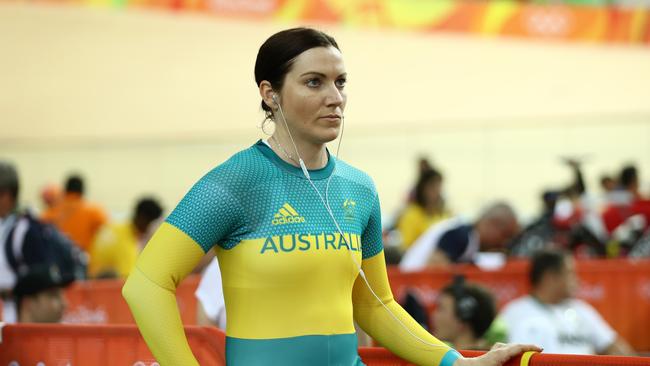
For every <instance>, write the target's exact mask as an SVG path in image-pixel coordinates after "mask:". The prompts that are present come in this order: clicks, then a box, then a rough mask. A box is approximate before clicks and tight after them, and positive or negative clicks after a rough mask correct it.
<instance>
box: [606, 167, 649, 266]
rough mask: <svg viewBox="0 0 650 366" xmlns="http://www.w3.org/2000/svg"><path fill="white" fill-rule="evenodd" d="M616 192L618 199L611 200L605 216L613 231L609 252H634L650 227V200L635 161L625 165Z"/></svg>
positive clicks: (610, 230)
mask: <svg viewBox="0 0 650 366" xmlns="http://www.w3.org/2000/svg"><path fill="white" fill-rule="evenodd" d="M614 192H615V195H613V197H614V198H615V199H611V200H610V201H609V204H608V206H607V207H606V208H605V209H604V211H603V213H602V217H603V221H604V223H605V226H606V227H607V230H608V232H609V233H610V235H611V240H610V242H609V243H608V252H609V253H608V254H609V255H610V256H612V257H617V256H622V255H626V254H627V253H628V252H630V251H631V250H632V248H633V247H634V246H635V244H636V243H637V242H638V241H639V240H640V239H641V236H642V235H643V233H644V232H645V231H646V230H647V229H648V228H649V227H650V200H648V199H645V198H644V197H643V196H642V195H641V193H640V191H639V173H638V170H637V169H636V167H634V166H633V165H627V166H625V167H623V169H622V170H621V173H620V177H619V187H618V189H616V190H615V191H614ZM637 255H638V253H635V256H637Z"/></svg>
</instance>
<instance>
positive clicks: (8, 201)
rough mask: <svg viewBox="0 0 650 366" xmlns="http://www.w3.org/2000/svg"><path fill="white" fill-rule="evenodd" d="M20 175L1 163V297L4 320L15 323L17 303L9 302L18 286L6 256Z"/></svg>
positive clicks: (14, 218) (14, 220)
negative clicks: (14, 288)
mask: <svg viewBox="0 0 650 366" xmlns="http://www.w3.org/2000/svg"><path fill="white" fill-rule="evenodd" d="M18 191H19V184H18V173H17V172H16V169H15V168H14V166H13V165H11V164H9V163H7V162H4V161H0V249H2V250H0V295H1V296H2V299H3V308H4V310H3V320H4V321H5V322H7V320H13V321H15V314H16V309H15V303H14V302H12V301H9V296H10V295H11V291H12V289H13V287H14V285H15V284H16V274H15V271H14V270H13V268H12V266H11V265H10V263H9V261H8V258H7V256H6V254H5V248H6V247H7V241H8V237H9V232H10V231H11V230H12V228H13V227H14V223H15V222H16V207H17V206H18Z"/></svg>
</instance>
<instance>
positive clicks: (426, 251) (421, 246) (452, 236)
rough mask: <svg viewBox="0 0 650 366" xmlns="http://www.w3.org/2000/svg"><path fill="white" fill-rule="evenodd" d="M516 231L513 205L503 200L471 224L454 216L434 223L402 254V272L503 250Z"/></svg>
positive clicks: (469, 259)
mask: <svg viewBox="0 0 650 366" xmlns="http://www.w3.org/2000/svg"><path fill="white" fill-rule="evenodd" d="M518 232H519V224H518V223H517V218H516V217H515V213H514V211H513V210H512V208H511V207H510V206H509V205H508V204H506V203H496V204H493V205H491V206H490V207H488V208H487V209H486V210H485V211H484V212H483V213H482V214H481V216H480V218H479V219H478V221H476V222H475V223H474V224H472V223H470V222H467V221H466V220H464V219H463V218H460V217H453V218H451V219H448V220H445V221H442V222H440V223H438V224H435V225H433V226H432V227H431V228H430V229H428V230H427V231H426V232H425V233H424V234H422V236H420V237H419V238H418V239H417V240H416V241H415V243H414V244H413V246H411V248H409V250H408V251H407V252H406V253H405V254H404V257H403V258H402V261H401V262H400V265H399V267H400V269H401V270H403V271H419V270H422V269H424V268H426V267H444V266H446V265H448V264H450V263H458V262H475V261H476V260H477V259H478V254H479V252H500V251H504V250H505V247H506V245H507V244H508V243H509V242H510V241H511V240H512V239H513V238H514V237H515V235H517V233H518Z"/></svg>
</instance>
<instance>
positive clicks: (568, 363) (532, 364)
mask: <svg viewBox="0 0 650 366" xmlns="http://www.w3.org/2000/svg"><path fill="white" fill-rule="evenodd" d="M460 353H461V354H462V355H463V356H465V357H477V356H480V355H482V354H483V353H485V352H483V351H460ZM359 355H360V356H361V359H362V360H363V362H364V363H365V364H366V365H367V366H371V365H372V366H413V364H412V363H409V362H406V361H404V360H402V359H400V358H399V357H397V356H395V355H393V354H392V353H390V351H388V350H387V349H385V348H374V347H373V348H359ZM522 356H523V355H520V356H516V357H513V358H512V359H511V360H510V361H508V362H506V363H505V364H504V365H503V366H525V365H529V366H649V365H650V358H648V357H622V356H587V355H556V354H544V353H533V354H532V356H530V358H529V359H528V361H527V362H526V360H525V358H524V362H523V363H522Z"/></svg>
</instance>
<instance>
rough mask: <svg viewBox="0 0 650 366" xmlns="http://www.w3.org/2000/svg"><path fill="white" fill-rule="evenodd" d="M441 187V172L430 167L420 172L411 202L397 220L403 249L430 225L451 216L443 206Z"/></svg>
mask: <svg viewBox="0 0 650 366" xmlns="http://www.w3.org/2000/svg"><path fill="white" fill-rule="evenodd" d="M441 189H442V174H440V172H439V171H437V170H436V169H433V168H430V169H427V170H425V171H423V172H422V173H421V174H420V178H419V179H418V182H417V184H416V185H415V191H414V197H413V202H412V203H410V204H409V205H408V206H407V207H406V209H405V210H404V213H403V214H402V215H401V217H400V218H399V220H398V222H397V230H398V231H399V232H400V234H401V236H402V249H403V250H406V249H408V248H409V247H410V246H411V244H413V242H414V241H415V240H416V239H417V238H418V237H420V235H422V233H424V232H425V231H426V230H427V229H428V228H429V227H430V226H431V225H433V224H435V223H437V222H439V221H442V220H444V219H447V218H449V217H451V213H450V212H449V210H447V209H446V208H445V201H444V200H443V198H442V194H441V193H440V192H441Z"/></svg>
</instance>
